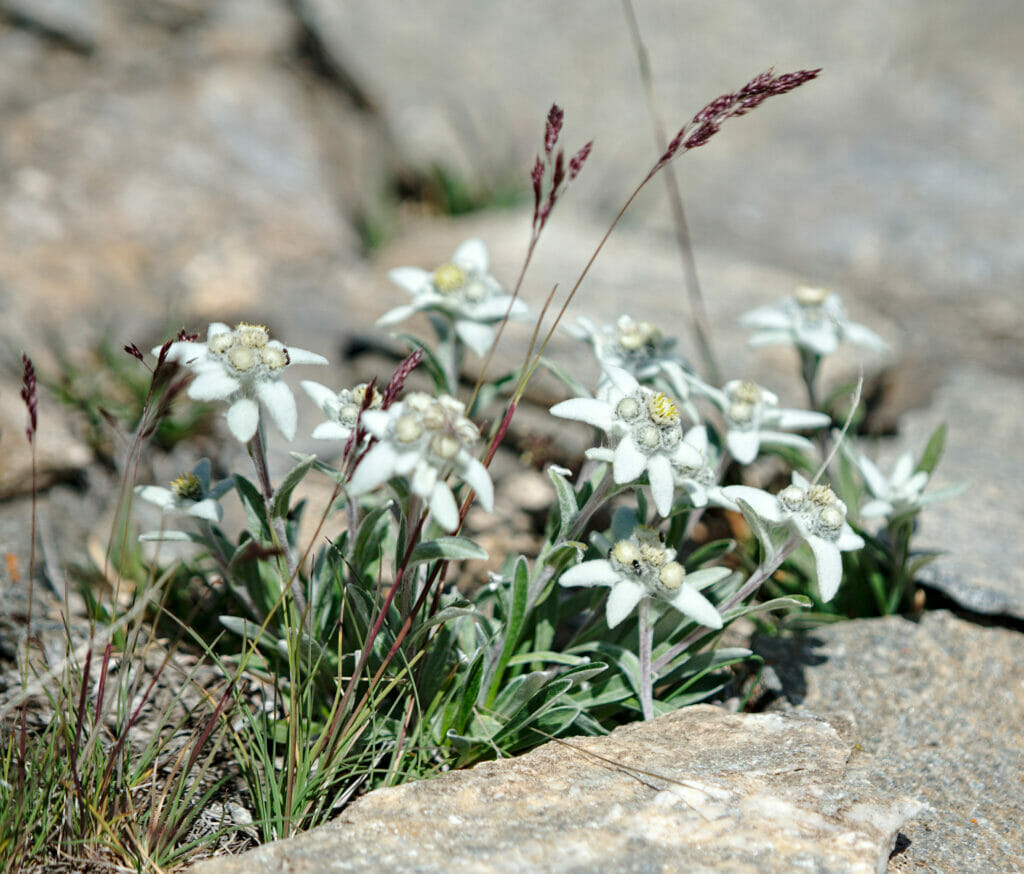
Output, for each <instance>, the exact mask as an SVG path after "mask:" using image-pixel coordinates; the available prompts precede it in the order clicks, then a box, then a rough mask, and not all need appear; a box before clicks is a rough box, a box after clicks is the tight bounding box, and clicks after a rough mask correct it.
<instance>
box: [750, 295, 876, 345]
mask: <svg viewBox="0 0 1024 874" xmlns="http://www.w3.org/2000/svg"><path fill="white" fill-rule="evenodd" d="M740 324H741V325H744V326H746V327H748V328H756V329H757V330H756V331H755V333H754V334H753V335H752V336H751V337H750V340H749V341H748V342H749V343H750V345H751V346H772V345H777V344H788V345H792V346H796V347H797V348H798V349H802V350H806V351H808V352H812V353H814V354H815V355H821V356H825V355H831V354H832V353H833V352H835V351H836V348H837V347H838V346H839V344H840V342H842V341H843V340H849V341H850V342H851V343H856V344H858V345H860V346H864V347H866V348H868V349H873V350H876V351H882V350H884V349H885V348H886V345H885V342H884V341H883V340H882V338H881V337H879V336H878V335H877V334H876V333H875V332H874V331H872V330H871V329H870V328H867V327H865V326H864V325H859V324H857V323H856V322H851V321H850V319H849V317H848V316H847V315H846V308H845V307H844V306H843V302H842V300H840V298H839V295H838V294H833V293H831V292H829V291H827V290H826V289H824V288H812V287H810V286H806V285H804V286H801V287H799V288H798V289H797V290H796V291H795V292H794V293H793V295H792V296H791V297H787V298H786V299H785V300H783V301H782V302H781V303H777V304H772V305H770V306H763V307H757V308H756V309H753V310H751V311H750V312H748V313H745V314H744V315H742V316H740Z"/></svg>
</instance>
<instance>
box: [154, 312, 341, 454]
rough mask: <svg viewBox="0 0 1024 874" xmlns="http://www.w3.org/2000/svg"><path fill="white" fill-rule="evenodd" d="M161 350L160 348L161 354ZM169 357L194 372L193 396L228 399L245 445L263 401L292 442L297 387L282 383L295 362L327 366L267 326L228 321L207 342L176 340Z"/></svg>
mask: <svg viewBox="0 0 1024 874" xmlns="http://www.w3.org/2000/svg"><path fill="white" fill-rule="evenodd" d="M158 352H159V350H154V354H157V353H158ZM167 359H168V360H169V361H177V362H179V363H181V364H184V365H185V366H186V367H189V368H190V369H192V370H194V371H195V373H196V378H195V379H194V380H192V382H191V384H190V385H189V387H188V395H189V397H190V398H194V399H195V400H197V401H220V400H224V401H228V402H229V403H230V404H231V406H230V407H229V408H228V415H227V419H228V427H229V428H230V429H231V433H232V434H234V435H235V437H236V438H238V439H239V440H241V441H242V442H243V443H247V442H248V441H250V440H252V438H253V436H254V435H255V434H256V429H257V428H258V427H259V423H260V406H259V403H258V402H259V401H262V402H263V403H264V405H265V406H266V408H267V410H268V411H269V413H270V418H271V419H273V420H274V424H275V425H277V427H278V429H279V430H280V431H281V433H282V434H284V436H285V437H287V438H288V439H289V440H291V439H293V438H294V437H295V428H296V424H297V421H298V416H297V414H296V411H295V398H294V397H293V396H292V392H291V389H290V388H288V386H287V385H285V384H284V383H283V382H281V374H282V373H283V372H284V370H285V368H286V367H288V366H289V365H290V364H326V363H327V359H326V358H324V357H323V356H322V355H317V354H316V353H315V352H307V351H306V350H305V349H296V348H295V347H294V346H291V347H287V348H286V347H285V346H284V345H283V344H281V343H279V342H278V341H277V340H271V339H270V333H269V332H268V331H267V329H266V328H265V327H264V326H263V325H254V324H250V323H249V322H239V323H238V325H237V326H236V327H235V328H234V329H232V328H229V327H228V326H227V325H225V324H224V323H223V322H214V323H213V324H212V325H210V327H209V329H208V331H207V335H206V342H205V343H190V342H186V341H182V342H178V343H172V344H171V348H170V350H169V351H168V353H167Z"/></svg>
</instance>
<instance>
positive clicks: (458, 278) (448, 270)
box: [434, 264, 466, 294]
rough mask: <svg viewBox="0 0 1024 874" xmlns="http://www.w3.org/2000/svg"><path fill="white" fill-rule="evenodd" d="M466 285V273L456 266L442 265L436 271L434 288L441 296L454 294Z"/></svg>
mask: <svg viewBox="0 0 1024 874" xmlns="http://www.w3.org/2000/svg"><path fill="white" fill-rule="evenodd" d="M465 284H466V272H465V271H464V270H463V269H462V268H461V267H457V266H455V265H454V264H442V265H441V266H440V267H438V268H437V270H435V271H434V288H436V289H437V290H438V291H439V292H441V294H453V293H454V292H456V291H458V290H459V289H460V288H462V286H464V285H465Z"/></svg>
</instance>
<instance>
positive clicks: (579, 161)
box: [569, 140, 594, 180]
mask: <svg viewBox="0 0 1024 874" xmlns="http://www.w3.org/2000/svg"><path fill="white" fill-rule="evenodd" d="M593 146H594V141H593V140H591V141H590V142H589V143H587V144H586V145H585V146H584V147H583V148H582V149H580V150H579V151H578V152H577V153H576V154H575V155H573V156H572V158H571V159H570V161H569V179H570V180H571V179H575V178H576V176H577V175H578V174H579V172H580V170H582V169H583V164H584V162H585V161H586V160H587V158H588V156H589V155H590V150H591V148H593Z"/></svg>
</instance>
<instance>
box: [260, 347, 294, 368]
mask: <svg viewBox="0 0 1024 874" xmlns="http://www.w3.org/2000/svg"><path fill="white" fill-rule="evenodd" d="M260 359H261V360H262V361H263V363H264V364H265V365H266V368H267V370H270V371H274V370H280V369H281V368H282V367H285V366H286V365H287V364H288V350H287V349H279V348H278V347H277V346H266V347H264V348H263V349H260Z"/></svg>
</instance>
